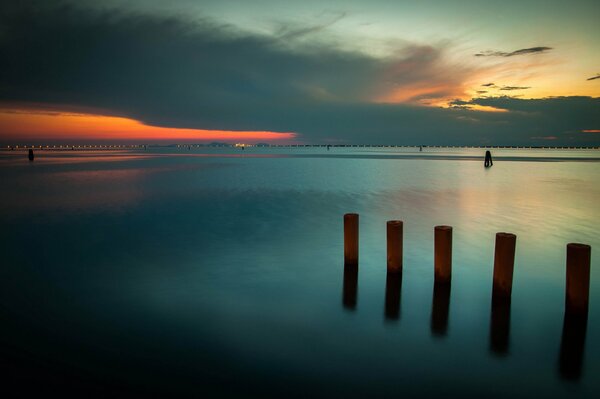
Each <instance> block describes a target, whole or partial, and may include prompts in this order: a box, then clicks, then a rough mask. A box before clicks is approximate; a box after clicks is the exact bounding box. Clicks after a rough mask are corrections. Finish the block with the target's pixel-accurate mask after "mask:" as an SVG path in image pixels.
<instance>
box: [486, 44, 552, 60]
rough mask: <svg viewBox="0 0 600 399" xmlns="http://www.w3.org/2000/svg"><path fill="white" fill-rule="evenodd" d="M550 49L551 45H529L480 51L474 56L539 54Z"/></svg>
mask: <svg viewBox="0 0 600 399" xmlns="http://www.w3.org/2000/svg"><path fill="white" fill-rule="evenodd" d="M550 50H552V47H544V46H538V47H530V48H522V49H519V50H515V51H511V52H504V51H490V50H488V51H482V52H480V53H477V54H475V57H514V56H516V55H526V54H540V53H546V52H548V51H550Z"/></svg>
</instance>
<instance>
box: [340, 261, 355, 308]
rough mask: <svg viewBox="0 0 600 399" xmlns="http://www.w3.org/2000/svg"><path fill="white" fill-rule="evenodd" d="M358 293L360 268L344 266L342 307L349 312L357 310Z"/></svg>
mask: <svg viewBox="0 0 600 399" xmlns="http://www.w3.org/2000/svg"><path fill="white" fill-rule="evenodd" d="M357 293H358V266H356V265H346V266H344V287H343V289H342V305H343V306H344V308H346V309H349V310H355V309H356V296H357Z"/></svg>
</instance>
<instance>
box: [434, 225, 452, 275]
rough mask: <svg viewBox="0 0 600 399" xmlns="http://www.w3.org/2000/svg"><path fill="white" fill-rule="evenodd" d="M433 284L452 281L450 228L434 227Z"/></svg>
mask: <svg viewBox="0 0 600 399" xmlns="http://www.w3.org/2000/svg"><path fill="white" fill-rule="evenodd" d="M434 254H435V256H434V266H435V282H436V283H449V282H450V281H451V279H452V227H451V226H435V232H434Z"/></svg>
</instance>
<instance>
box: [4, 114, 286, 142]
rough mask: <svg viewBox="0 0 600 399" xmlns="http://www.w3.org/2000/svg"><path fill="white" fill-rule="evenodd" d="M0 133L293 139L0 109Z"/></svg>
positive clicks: (40, 136)
mask: <svg viewBox="0 0 600 399" xmlns="http://www.w3.org/2000/svg"><path fill="white" fill-rule="evenodd" d="M0 132H2V133H3V136H4V138H7V139H14V140H23V139H28V140H44V139H46V140H48V139H61V140H62V139H73V140H81V139H83V140H90V139H91V140H98V139H101V140H145V141H165V140H166V141H170V142H174V141H186V140H187V141H189V140H195V141H204V140H224V141H257V140H260V141H263V140H264V141H272V140H291V139H294V138H295V137H296V134H295V133H289V132H286V133H278V132H270V131H231V130H206V129H183V128H168V127H158V126H149V125H145V124H144V123H142V122H140V121H138V120H135V119H130V118H125V117H119V116H106V115H95V114H86V113H71V112H62V111H52V112H48V111H40V110H34V109H6V108H5V109H0Z"/></svg>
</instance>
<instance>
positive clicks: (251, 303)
mask: <svg viewBox="0 0 600 399" xmlns="http://www.w3.org/2000/svg"><path fill="white" fill-rule="evenodd" d="M484 151H485V150H484V149H435V150H434V149H429V148H428V149H426V150H424V151H423V152H419V151H418V150H414V149H394V148H345V149H342V148H332V149H331V150H329V151H327V149H326V148H316V149H313V148H293V149H281V148H279V149H274V148H266V149H257V148H248V149H246V150H240V149H234V148H219V149H210V148H194V149H191V150H187V149H177V148H150V149H148V150H147V151H143V150H136V151H89V152H78V151H63V152H59V151H38V152H36V159H35V161H34V162H29V161H28V160H27V157H26V154H25V153H23V152H15V151H3V152H1V153H0V182H1V183H0V184H1V190H2V191H1V197H0V226H1V229H0V253H1V257H0V259H1V265H2V266H1V268H0V318H1V323H0V326H1V327H0V356H1V367H2V370H1V375H2V377H1V378H2V379H3V380H4V382H3V386H4V387H9V388H11V389H19V392H21V393H22V395H23V396H27V395H28V394H33V393H48V392H51V391H61V392H63V393H65V394H73V395H78V396H79V397H90V396H95V395H97V396H103V397H107V396H119V395H123V396H129V397H135V396H151V395H157V396H161V395H162V396H170V397H174V396H178V395H181V396H200V395H205V397H207V396H208V397H221V396H234V397H236V396H237V397H277V398H285V397H311V398H312V397H329V398H336V397H384V396H395V397H401V396H405V397H432V396H444V397H503V398H505V397H527V398H529V397H556V398H562V397H565V395H573V396H574V397H595V395H594V394H593V392H596V393H598V392H599V391H600V379H598V376H599V375H600V339H599V337H600V272H599V271H598V270H599V269H598V267H600V263H599V262H600V257H599V256H598V253H599V251H600V234H599V233H600V151H598V150H542V149H538V150H516V149H514V150H508V149H506V150H493V151H492V155H493V156H494V166H493V167H491V168H487V169H486V168H484V167H483V155H484V154H483V153H484ZM347 212H357V213H359V214H360V265H359V270H358V274H357V275H354V274H348V273H346V275H344V267H343V256H342V254H343V214H344V213H347ZM391 219H400V220H403V221H404V272H403V276H402V280H401V281H397V280H390V279H387V278H386V252H385V251H386V242H385V240H386V236H385V234H386V228H385V223H386V221H387V220H391ZM440 224H447V225H451V226H453V228H454V237H453V239H454V254H453V276H452V278H453V279H452V286H451V290H449V291H439V290H438V291H437V292H435V296H434V289H433V288H434V287H433V227H434V226H435V225H440ZM500 231H506V232H511V233H514V234H516V235H517V248H516V260H515V271H514V284H513V295H512V304H511V305H512V306H511V308H510V310H509V311H508V312H506V311H505V312H503V313H502V314H499V315H498V317H499V318H500V319H499V320H495V321H494V323H492V318H491V317H492V316H491V310H492V309H491V286H492V271H493V270H492V269H493V256H494V254H493V252H494V237H495V233H496V232H500ZM570 242H581V243H586V244H589V245H591V246H592V272H591V283H590V308H589V319H588V324H587V329H586V331H585V335H584V334H581V333H579V334H575V338H573V336H572V334H571V335H569V334H567V335H569V337H566V338H565V336H564V334H563V316H564V298H565V254H566V244H567V243H570ZM434 299H435V300H434ZM584 338H585V339H584ZM573 339H574V340H575V342H565V340H566V341H573ZM561 345H562V346H561ZM561 348H562V350H561Z"/></svg>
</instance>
